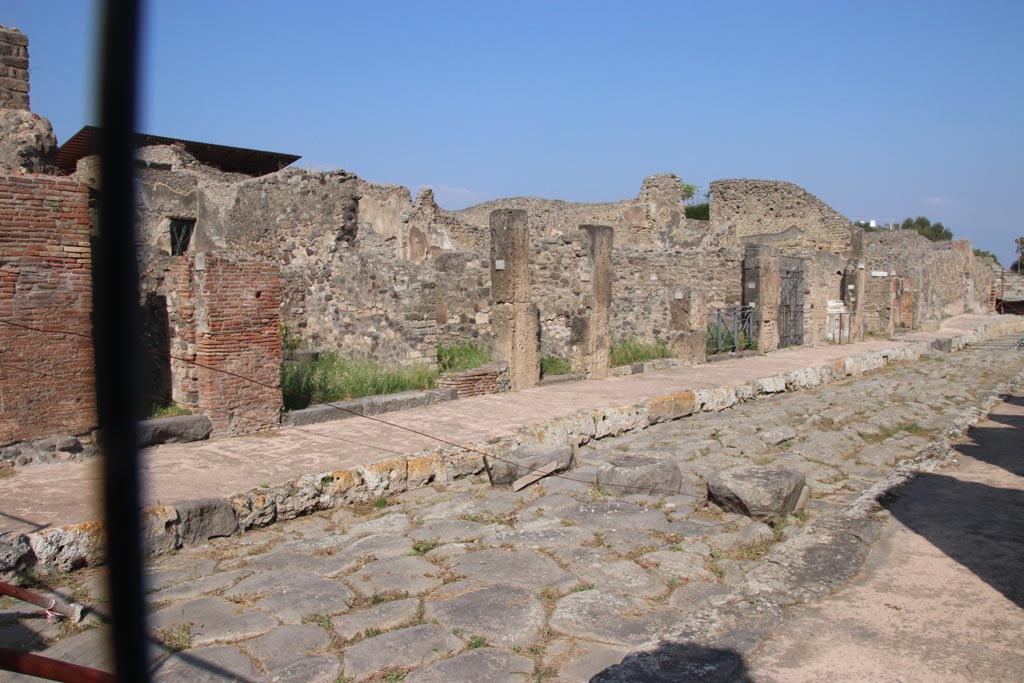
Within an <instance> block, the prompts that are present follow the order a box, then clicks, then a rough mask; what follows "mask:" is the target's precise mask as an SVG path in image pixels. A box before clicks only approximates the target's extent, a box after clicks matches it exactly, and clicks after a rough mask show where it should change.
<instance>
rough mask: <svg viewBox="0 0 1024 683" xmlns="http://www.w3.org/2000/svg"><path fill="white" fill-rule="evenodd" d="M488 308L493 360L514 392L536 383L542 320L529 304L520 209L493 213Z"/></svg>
mask: <svg viewBox="0 0 1024 683" xmlns="http://www.w3.org/2000/svg"><path fill="white" fill-rule="evenodd" d="M490 223H491V303H492V311H493V321H494V335H495V343H494V356H495V360H499V361H505V362H507V363H508V368H509V380H510V384H511V389H512V391H519V390H521V389H529V388H530V387H535V386H537V384H539V383H540V314H539V311H538V309H537V306H536V305H535V304H534V303H533V301H532V299H531V298H530V260H529V254H530V233H529V228H528V226H527V221H526V211H525V210H523V209H496V210H494V211H492V212H491V218H490Z"/></svg>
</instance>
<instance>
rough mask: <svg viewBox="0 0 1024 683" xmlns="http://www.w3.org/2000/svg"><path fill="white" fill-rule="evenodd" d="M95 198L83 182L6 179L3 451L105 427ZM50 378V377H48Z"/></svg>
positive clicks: (0, 246)
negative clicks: (99, 405)
mask: <svg viewBox="0 0 1024 683" xmlns="http://www.w3.org/2000/svg"><path fill="white" fill-rule="evenodd" d="M88 201H89V196H88V191H87V189H86V188H85V187H84V186H82V185H80V184H78V183H77V182H74V181H71V180H67V179H61V178H52V177H45V176H34V175H24V176H8V175H2V174H0V319H3V320H8V321H12V322H15V323H19V324H22V325H28V326H30V327H38V328H43V329H59V330H67V331H69V332H73V333H76V335H83V336H76V335H64V334H49V333H42V332H33V331H28V330H23V329H19V328H16V327H12V326H9V325H4V324H0V445H2V444H5V443H10V442H12V441H22V440H29V439H36V438H40V437H44V436H48V435H50V434H57V433H61V434H82V433H84V432H87V431H89V430H90V429H92V428H93V427H94V426H95V424H96V418H95V413H96V408H95V396H94V393H93V391H94V390H93V355H92V338H91V335H92V323H91V320H90V311H91V308H92V272H91V269H92V259H91V255H90V247H89V206H88ZM44 375H45V376H44Z"/></svg>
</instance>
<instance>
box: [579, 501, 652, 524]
mask: <svg viewBox="0 0 1024 683" xmlns="http://www.w3.org/2000/svg"><path fill="white" fill-rule="evenodd" d="M561 516H562V517H563V518H564V519H568V520H571V521H573V522H575V523H577V524H579V525H580V526H581V527H584V528H586V529H589V530H591V531H616V530H619V529H645V530H648V531H665V530H668V528H669V527H668V520H666V519H665V515H664V514H662V512H661V511H659V510H654V509H651V508H648V507H644V506H642V505H635V504H633V503H623V502H620V501H606V502H600V503H584V504H582V505H578V506H577V507H576V509H575V510H566V511H563V512H562V513H561Z"/></svg>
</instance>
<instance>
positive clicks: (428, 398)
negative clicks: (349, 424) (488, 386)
mask: <svg viewBox="0 0 1024 683" xmlns="http://www.w3.org/2000/svg"><path fill="white" fill-rule="evenodd" d="M455 393H456V392H455V389H454V388H452V389H431V390H429V391H403V392H399V393H397V394H381V395H380V396H363V397H362V398H355V399H352V400H351V401H332V402H331V405H325V404H320V405H315V406H312V407H310V408H303V409H301V410H292V411H289V412H287V413H285V414H284V416H283V417H282V418H281V424H282V425H284V426H286V427H302V426H305V425H312V424H320V423H321V422H333V421H334V420H347V419H349V418H350V417H357V416H359V415H381V414H383V413H393V412H395V411H398V410H408V409H409V408H419V407H420V406H429V405H433V404H435V403H442V402H444V401H454V400H455Z"/></svg>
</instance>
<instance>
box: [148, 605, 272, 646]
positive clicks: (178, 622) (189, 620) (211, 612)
mask: <svg viewBox="0 0 1024 683" xmlns="http://www.w3.org/2000/svg"><path fill="white" fill-rule="evenodd" d="M279 623H280V622H278V620H277V619H275V618H274V617H272V616H270V615H269V614H266V613H264V612H259V611H256V610H251V609H245V608H243V607H239V606H237V605H233V604H231V603H230V602H228V601H226V600H224V599H223V598H217V597H206V598H199V599H197V600H191V601H189V602H184V603H181V604H177V605H171V606H170V607H164V608H163V609H162V610H159V611H157V612H155V613H153V614H152V615H150V617H149V626H150V628H151V629H152V630H153V631H154V632H159V631H161V630H162V629H173V628H175V627H177V626H182V625H186V624H187V625H189V627H190V629H191V633H192V644H193V645H196V646H200V645H208V644H210V643H214V642H217V641H219V640H242V639H244V638H251V637H253V636H258V635H262V634H263V633H266V632H267V631H269V630H270V629H272V628H275V627H276V626H278V624H279Z"/></svg>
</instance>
